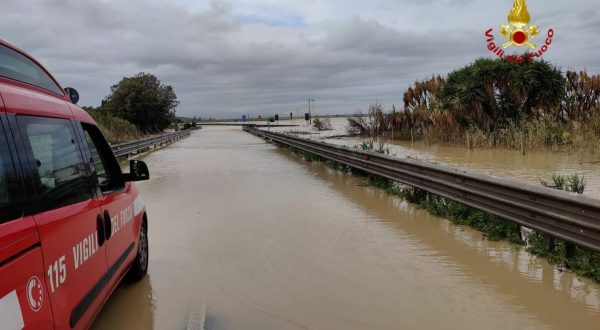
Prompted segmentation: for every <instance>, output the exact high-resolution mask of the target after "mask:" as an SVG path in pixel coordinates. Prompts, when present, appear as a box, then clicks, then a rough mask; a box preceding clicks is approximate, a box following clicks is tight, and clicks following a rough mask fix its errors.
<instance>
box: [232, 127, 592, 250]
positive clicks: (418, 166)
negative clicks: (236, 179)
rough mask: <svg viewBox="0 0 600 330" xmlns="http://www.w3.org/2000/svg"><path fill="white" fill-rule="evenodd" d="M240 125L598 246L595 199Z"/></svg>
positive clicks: (588, 244)
mask: <svg viewBox="0 0 600 330" xmlns="http://www.w3.org/2000/svg"><path fill="white" fill-rule="evenodd" d="M244 130H245V131H247V132H249V133H252V134H254V135H257V136H260V137H263V138H267V139H270V140H272V141H274V142H277V143H280V144H283V145H287V146H291V147H294V148H297V149H301V150H303V151H306V152H309V153H312V154H316V155H318V156H321V157H323V158H326V159H329V160H334V161H336V162H339V163H343V164H346V165H349V166H351V167H353V168H357V169H360V170H362V171H365V172H368V173H372V174H376V175H380V176H382V177H385V178H388V179H391V180H394V181H397V182H400V183H403V184H406V185H409V186H412V187H415V188H419V189H423V190H425V191H428V192H430V193H433V194H435V195H439V196H442V197H446V198H449V199H451V200H454V201H457V202H460V203H462V204H465V205H468V206H471V207H474V208H476V209H479V210H482V211H485V212H489V213H491V214H495V215H497V216H499V217H501V218H504V219H506V220H509V221H513V222H515V223H517V224H520V225H523V226H525V227H528V228H531V229H535V230H537V231H539V232H541V233H544V234H548V235H551V236H553V237H557V238H560V239H563V240H566V241H568V242H571V243H574V244H576V245H579V246H583V247H587V248H590V249H593V250H595V251H600V200H598V199H593V198H590V197H587V196H581V195H576V194H572V193H568V192H564V191H558V190H553V189H550V188H546V187H543V186H536V185H533V184H529V183H524V182H519V181H516V180H510V179H504V178H497V177H493V176H489V175H484V174H480V173H474V172H467V171H464V170H460V169H456V168H452V167H448V166H443V165H438V164H432V163H426V162H422V161H418V160H414V159H402V158H397V157H390V156H385V155H381V154H378V153H373V152H364V151H359V150H355V149H351V148H348V147H344V146H335V145H331V144H327V143H324V142H316V141H310V140H306V139H302V138H298V137H295V136H290V135H286V134H281V133H272V132H266V131H263V130H258V129H256V128H253V127H249V126H248V127H245V128H244Z"/></svg>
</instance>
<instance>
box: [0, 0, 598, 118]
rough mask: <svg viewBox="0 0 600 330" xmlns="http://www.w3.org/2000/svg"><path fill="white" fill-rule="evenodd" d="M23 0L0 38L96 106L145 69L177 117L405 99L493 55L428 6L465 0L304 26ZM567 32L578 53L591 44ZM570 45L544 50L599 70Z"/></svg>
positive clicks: (130, 6) (156, 5)
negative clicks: (423, 20) (422, 14)
mask: <svg viewBox="0 0 600 330" xmlns="http://www.w3.org/2000/svg"><path fill="white" fill-rule="evenodd" d="M382 1H383V2H386V3H388V4H391V2H389V1H388V0H382ZM409 2H411V1H409ZM29 3H30V5H29V6H28V7H27V8H23V4H22V1H17V0H5V1H3V14H2V19H1V20H0V31H2V35H1V37H2V38H4V39H6V40H7V41H9V42H12V43H14V44H16V45H17V46H19V47H21V48H23V49H25V50H27V51H29V52H30V53H32V54H33V55H34V56H36V57H37V58H39V59H40V60H41V61H42V62H43V63H44V64H45V65H46V66H47V67H48V68H49V69H50V70H51V71H53V72H54V73H55V75H56V76H57V78H58V79H59V80H60V81H61V82H62V83H63V84H64V85H69V86H74V87H76V88H78V90H79V91H80V94H81V95H82V104H84V105H85V104H88V105H98V104H99V103H100V100H101V99H102V98H103V97H104V96H105V95H106V94H108V92H109V88H110V86H111V85H112V84H114V83H116V82H117V81H118V80H119V79H121V78H122V77H123V76H128V75H133V74H135V73H137V72H140V71H145V72H151V73H154V74H157V75H158V76H159V78H160V79H161V80H162V81H163V82H164V83H166V84H171V85H173V86H174V87H175V89H176V91H177V94H178V96H179V98H180V100H181V105H180V108H179V110H178V113H179V114H180V115H185V116H191V115H202V116H207V115H209V116H218V117H237V116H238V115H239V114H241V113H242V112H252V113H253V114H258V113H261V114H263V115H268V114H272V113H275V112H279V113H289V112H290V111H292V112H295V111H296V109H297V108H301V109H303V108H304V107H305V104H304V103H305V100H306V99H307V98H308V97H312V98H315V99H317V103H318V109H320V112H321V111H322V112H327V113H341V112H344V113H348V112H353V111H355V110H356V109H365V108H366V107H367V106H368V104H369V103H372V102H374V101H379V102H382V103H384V104H387V105H391V104H392V103H396V104H398V103H401V100H402V92H403V90H404V89H405V88H406V86H407V85H408V84H409V83H411V82H413V81H414V80H415V79H422V78H426V77H429V76H431V75H432V74H434V73H441V74H443V73H446V72H448V71H450V70H452V69H455V68H457V67H460V66H463V65H465V64H467V63H468V62H470V61H472V60H473V59H474V58H476V57H478V56H488V55H489V53H488V52H487V50H486V49H485V41H484V38H483V30H482V31H478V29H479V28H478V27H477V25H476V26H475V27H474V28H465V27H464V26H463V25H457V26H456V27H453V25H452V24H450V23H449V22H450V20H449V19H448V18H447V17H445V16H444V15H443V14H440V12H443V10H441V9H435V8H439V7H438V6H437V5H440V6H444V5H447V4H448V3H452V4H453V5H460V6H468V7H472V6H481V3H479V2H473V1H469V0H465V1H452V0H439V1H433V0H432V1H426V3H423V2H419V3H417V2H414V1H413V2H412V6H421V5H422V6H427V8H433V9H431V15H438V16H439V22H440V24H438V25H432V24H429V25H427V26H418V27H415V26H412V25H409V24H406V25H396V26H394V25H391V24H388V23H386V20H385V19H379V18H377V17H370V16H369V15H366V14H361V13H356V15H354V16H350V17H333V18H331V19H328V20H325V21H321V22H320V23H318V24H312V25H310V26H308V27H285V26H277V27H274V26H267V25H264V24H243V22H242V19H241V18H240V15H238V14H236V13H235V7H234V6H233V2H232V3H229V4H228V3H226V2H213V3H212V6H211V7H210V8H209V9H208V10H206V11H203V12H191V11H190V10H188V9H187V8H186V7H184V6H183V5H181V6H180V5H175V4H173V3H169V2H166V1H161V0H154V1H142V0H130V1H106V0H89V1H78V0H54V1H44V0H34V1H30V2H29ZM405 3H406V2H405ZM498 6H499V7H501V10H502V11H503V12H504V11H507V8H504V7H506V6H504V5H498ZM454 10H456V9H454ZM557 11H558V10H557ZM551 13H553V12H552V11H550V10H548V15H549V17H552V20H555V19H556V18H554V16H551V15H550V14H551ZM405 15H410V13H407V14H405ZM575 15H577V13H574V14H573V16H575ZM579 15H580V19H579V21H577V20H567V21H566V23H564V27H563V26H560V28H561V29H563V28H564V29H565V30H566V29H567V28H568V27H577V26H588V27H589V26H590V25H593V22H595V21H597V20H598V17H597V15H595V14H593V13H588V14H587V15H586V14H583V13H581V14H579ZM371 16H373V15H371ZM429 20H431V18H429ZM486 20H487V19H485V20H484V19H482V21H486ZM501 23H502V22H491V23H489V26H496V25H499V24H501ZM486 24H487V23H486ZM588 29H590V30H591V29H592V27H589V28H588ZM596 29H597V28H596ZM589 33H590V35H591V33H592V32H591V31H590V32H589ZM565 35H567V33H566V31H565ZM559 36H560V34H558V35H557V40H560V38H562V37H560V38H559ZM564 38H565V40H564V42H565V43H566V44H568V45H569V47H574V48H576V49H580V50H584V51H587V50H588V49H592V48H591V47H595V46H596V45H597V43H598V42H597V41H593V42H590V43H588V44H585V45H583V44H582V45H579V44H578V43H581V41H582V39H568V38H567V37H564ZM567 39H568V40H567ZM555 48H556V51H555ZM570 51H571V50H569V49H564V48H561V47H560V46H554V47H553V49H552V53H551V54H549V58H550V59H552V60H556V61H557V62H560V61H561V60H562V61H563V62H565V65H567V66H569V67H570V66H573V67H576V66H581V67H584V66H586V67H587V68H593V69H596V70H597V69H598V68H599V67H598V63H597V61H596V60H595V59H590V58H588V57H586V56H585V55H584V54H585V53H581V54H579V55H575V56H573V55H569V52H570ZM565 59H568V61H565Z"/></svg>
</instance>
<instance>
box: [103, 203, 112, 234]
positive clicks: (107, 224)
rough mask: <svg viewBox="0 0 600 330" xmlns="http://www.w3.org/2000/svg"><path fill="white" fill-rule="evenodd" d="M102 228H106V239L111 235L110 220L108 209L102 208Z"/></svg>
mask: <svg viewBox="0 0 600 330" xmlns="http://www.w3.org/2000/svg"><path fill="white" fill-rule="evenodd" d="M104 229H105V230H106V233H105V237H106V240H107V241H108V240H109V239H110V237H111V236H112V222H111V221H110V213H108V210H104Z"/></svg>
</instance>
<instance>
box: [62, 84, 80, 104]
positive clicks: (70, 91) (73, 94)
mask: <svg viewBox="0 0 600 330" xmlns="http://www.w3.org/2000/svg"><path fill="white" fill-rule="evenodd" d="M65 93H67V95H68V96H69V99H70V100H71V102H73V104H77V102H79V92H77V90H76V89H75V88H73V87H67V88H65Z"/></svg>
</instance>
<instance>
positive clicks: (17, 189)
mask: <svg viewBox="0 0 600 330" xmlns="http://www.w3.org/2000/svg"><path fill="white" fill-rule="evenodd" d="M21 191H22V189H21V183H20V182H19V181H18V179H17V176H16V174H15V169H14V166H13V162H12V157H11V154H10V151H9V149H8V143H7V142H6V136H5V135H4V129H2V125H0V224H1V223H5V222H9V221H12V220H16V219H19V218H21V217H22V216H23V209H22V204H21V197H22V195H21Z"/></svg>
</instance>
